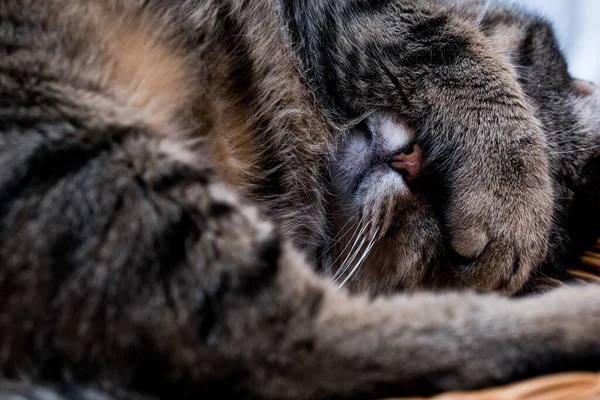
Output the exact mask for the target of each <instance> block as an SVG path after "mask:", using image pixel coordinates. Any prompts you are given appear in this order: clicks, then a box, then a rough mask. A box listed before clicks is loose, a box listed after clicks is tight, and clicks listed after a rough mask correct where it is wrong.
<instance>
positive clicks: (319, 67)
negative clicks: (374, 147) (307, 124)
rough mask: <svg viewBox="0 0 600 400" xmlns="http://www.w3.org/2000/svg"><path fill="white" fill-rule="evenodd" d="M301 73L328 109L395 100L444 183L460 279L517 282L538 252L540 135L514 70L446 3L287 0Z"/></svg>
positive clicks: (340, 111)
mask: <svg viewBox="0 0 600 400" xmlns="http://www.w3.org/2000/svg"><path fill="white" fill-rule="evenodd" d="M284 3H285V5H286V8H285V9H286V12H287V13H286V15H287V16H288V18H289V20H290V21H291V22H290V23H289V25H290V32H291V37H292V38H298V37H300V38H303V39H304V40H303V41H298V40H296V41H295V42H297V43H300V44H299V45H298V47H297V49H298V52H299V54H301V56H302V57H303V59H304V60H305V62H306V63H307V65H308V66H310V68H309V71H310V72H309V75H310V79H309V81H310V82H311V84H312V85H313V87H314V88H315V90H316V91H317V92H318V94H319V98H320V99H321V100H322V101H323V103H324V104H325V106H326V107H328V108H329V109H331V110H334V111H332V113H333V114H334V115H335V111H336V110H337V115H338V116H339V117H340V118H341V119H344V118H346V115H347V114H348V113H351V114H352V113H353V114H355V115H360V114H362V113H367V112H369V111H372V110H377V109H384V110H394V111H395V112H396V113H397V116H398V118H401V119H404V120H405V121H407V122H409V123H410V124H412V125H413V126H414V127H415V128H416V130H417V133H418V138H417V140H418V141H419V142H420V143H421V145H422V147H423V148H424V149H425V153H426V154H427V157H428V162H429V163H430V165H432V166H434V167H435V168H436V169H437V170H438V171H439V172H440V173H441V174H442V175H443V178H444V180H445V181H446V182H447V186H448V188H447V191H448V202H447V208H446V212H445V216H446V223H447V225H448V227H449V231H450V234H451V239H452V240H451V245H452V247H453V249H454V250H455V251H456V252H457V253H458V255H459V256H460V258H462V259H463V260H464V264H465V265H463V267H462V268H461V271H460V272H461V275H462V278H463V279H464V280H465V281H466V282H467V283H468V284H470V285H471V286H473V287H476V288H478V289H482V290H501V291H507V292H514V291H516V290H518V289H519V288H520V287H521V286H522V285H523V284H524V283H525V282H526V280H527V279H528V277H529V275H530V272H531V270H532V269H533V268H535V266H536V265H538V264H539V263H540V262H541V261H542V260H543V258H544V255H545V252H546V247H547V236H548V230H549V225H550V215H551V210H552V191H551V184H550V178H549V168H548V160H547V155H546V142H545V138H544V135H543V134H542V131H541V129H540V126H539V123H538V121H537V120H536V118H535V117H534V113H533V111H532V109H531V108H530V106H529V104H528V103H527V101H526V99H525V96H524V95H523V92H522V90H521V88H520V86H519V84H518V82H517V77H516V73H515V71H514V70H513V68H512V67H511V66H510V65H509V64H508V62H507V61H506V60H505V58H504V57H503V56H501V55H500V54H496V53H495V52H494V51H493V49H492V48H491V46H490V45H489V44H488V43H487V41H486V38H485V37H484V36H483V35H482V34H481V33H480V32H478V31H477V29H476V27H475V26H473V25H472V24H471V23H470V22H467V21H465V20H462V19H460V17H458V16H457V15H456V14H455V13H454V12H453V10H452V9H450V8H445V7H444V6H442V5H440V4H438V3H434V2H428V1H416V2H415V1H405V0H391V1H380V2H375V3H373V2H367V1H362V2H361V1H358V2H357V1H352V2H350V1H335V2H334V1H330V2H320V3H319V6H318V7H317V6H315V5H314V4H313V3H312V2H308V1H305V0H296V1H287V2H284Z"/></svg>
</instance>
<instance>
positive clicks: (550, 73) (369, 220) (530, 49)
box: [325, 1, 600, 294]
mask: <svg viewBox="0 0 600 400" xmlns="http://www.w3.org/2000/svg"><path fill="white" fill-rule="evenodd" d="M448 3H450V4H453V3H455V4H456V11H457V12H458V13H459V14H460V15H461V16H463V17H466V18H467V19H468V20H469V21H471V22H472V24H473V26H478V27H479V29H480V30H481V31H482V32H483V33H484V34H485V35H486V36H487V37H488V38H489V39H490V41H491V45H492V46H493V48H494V50H496V51H497V52H498V53H499V54H502V55H503V56H504V57H505V58H506V60H507V61H508V62H509V64H510V65H512V66H513V67H514V68H515V70H516V71H515V73H516V75H517V79H518V80H519V82H520V84H521V86H522V88H523V90H524V92H525V95H526V96H527V97H528V98H529V100H530V104H531V106H532V107H533V108H534V109H535V114H536V115H537V116H538V118H539V119H540V122H541V125H542V129H543V131H544V132H545V134H546V139H547V144H548V157H549V160H550V171H551V177H552V182H553V192H554V193H553V197H554V206H553V207H554V210H553V212H552V225H551V228H550V229H551V232H550V235H549V236H550V239H549V251H548V253H547V255H546V257H545V259H544V260H543V262H542V263H540V265H538V266H536V268H534V270H533V271H532V273H531V274H530V275H528V277H527V279H526V280H525V283H524V285H523V286H522V287H521V288H519V289H518V290H517V292H518V293H519V294H524V293H531V292H534V291H539V290H545V289H547V288H549V287H554V286H556V285H560V284H561V283H562V282H564V281H568V280H569V278H570V276H569V271H570V270H573V269H576V268H577V267H578V266H579V257H580V256H581V255H582V254H583V252H584V250H585V249H589V248H590V247H591V245H592V244H593V243H594V241H595V240H596V239H597V238H598V237H600V211H599V210H600V190H598V188H599V187H600V185H598V182H599V180H598V179H599V177H600V170H599V168H600V165H599V164H600V161H599V160H600V117H599V116H598V115H599V110H600V94H598V90H597V88H596V86H595V85H594V84H593V83H591V82H584V81H581V80H578V79H573V78H572V77H571V76H570V75H569V72H568V66H567V64H566V61H565V59H564V57H563V55H562V54H561V51H560V49H559V46H558V43H557V40H556V38H555V37H554V33H553V31H552V27H551V24H549V23H548V22H547V21H545V20H543V19H542V18H541V17H539V16H535V15H532V14H530V13H528V12H526V11H524V10H521V9H518V8H515V7H514V5H513V6H507V5H504V4H498V3H491V2H489V1H468V2H465V1H454V2H448ZM371 120H372V121H370V122H369V123H367V124H364V123H363V124H361V125H358V126H357V127H356V128H354V129H353V130H351V133H350V135H349V136H348V138H347V139H346V140H345V144H343V145H342V146H341V150H339V152H338V156H337V160H336V164H335V165H334V173H333V182H334V191H333V192H334V196H333V199H334V200H333V201H332V203H334V205H335V206H334V209H335V210H336V211H335V212H334V213H333V214H334V215H335V217H334V218H333V219H334V226H336V228H337V232H336V234H337V235H338V238H336V239H337V240H336V241H335V242H336V244H335V246H336V248H337V250H338V251H337V252H336V251H332V252H330V254H329V257H328V259H327V260H326V262H325V264H326V267H325V269H327V270H333V271H334V274H333V278H334V279H335V281H337V282H338V283H339V284H340V285H346V286H348V287H349V288H350V289H352V290H354V291H356V292H370V293H373V294H378V293H379V294H380V293H393V292H395V291H398V290H405V291H406V290H421V289H423V288H436V289H440V288H448V287H457V286H461V279H460V268H461V266H464V265H468V261H469V260H464V259H463V258H461V257H455V254H453V250H452V248H451V246H449V245H448V241H449V238H448V232H447V230H446V229H445V226H444V218H443V215H444V206H445V204H444V203H445V201H446V199H445V195H444V190H443V188H444V181H443V179H441V178H440V177H439V174H437V175H438V176H436V171H435V168H432V166H427V165H426V164H427V160H426V159H424V157H423V156H422V155H420V156H419V157H418V159H419V161H418V162H419V163H420V164H421V165H420V166H419V170H420V171H419V175H420V176H419V179H414V180H413V182H412V183H411V184H409V185H408V186H406V185H404V184H403V182H402V181H400V184H398V183H396V182H393V181H389V179H390V178H389V176H390V175H392V177H393V174H391V173H390V168H388V166H387V165H386V162H384V163H383V165H381V163H379V165H377V163H375V164H376V167H375V168H379V169H380V171H377V170H375V168H373V170H374V172H373V173H372V175H370V176H369V175H368V174H370V173H371V172H369V168H370V167H363V168H361V167H360V163H361V162H364V163H366V164H367V166H368V165H369V164H370V163H372V161H371V156H370V155H369V152H376V150H373V148H375V149H377V147H385V146H388V147H391V148H392V149H402V148H403V147H404V149H405V153H409V152H410V151H412V149H413V148H414V147H415V146H414V143H415V141H416V140H418V138H417V137H416V134H415V130H414V129H411V128H410V127H409V126H407V125H406V124H403V122H402V121H400V122H399V123H398V124H396V125H394V124H391V123H389V120H390V118H387V117H385V116H382V115H381V114H376V115H375V116H373V117H371ZM373 143H375V144H373ZM416 148H417V149H419V146H418V145H417V147H416ZM408 157H411V156H408ZM384 161H385V160H384ZM409 161H410V160H409ZM387 162H389V161H387ZM381 170H383V175H382V172H381ZM400 172H403V171H400ZM404 172H406V169H405V170H404ZM386 173H387V174H388V175H386ZM510 173H511V172H510V171H509V174H510ZM365 175H367V177H366V178H365ZM386 176H387V177H386ZM357 179H359V180H363V181H362V182H361V183H360V185H359V184H357V182H356V181H357ZM369 179H370V180H369ZM386 179H388V181H386ZM340 199H341V200H340ZM365 216H366V218H365ZM365 220H366V222H365ZM388 227H389V228H388ZM375 229H378V235H376V234H374V231H375ZM363 236H367V239H366V240H365V239H364V238H363ZM450 236H451V235H450ZM361 244H362V245H361ZM340 254H341V256H340ZM334 259H335V260H337V261H338V262H337V263H334V262H332V260H334ZM357 260H358V261H357ZM353 261H356V262H353ZM327 264H328V265H327ZM336 264H337V265H336ZM357 264H358V265H357ZM340 265H341V267H340ZM336 267H337V268H336ZM336 269H337V271H336ZM467 271H468V270H467ZM457 272H458V273H457ZM482 272H483V273H485V272H486V271H485V270H482ZM463 286H464V285H463ZM491 289H498V288H491Z"/></svg>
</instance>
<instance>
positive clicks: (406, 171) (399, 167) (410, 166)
mask: <svg viewBox="0 0 600 400" xmlns="http://www.w3.org/2000/svg"><path fill="white" fill-rule="evenodd" d="M389 165H390V167H391V168H393V169H394V170H396V171H398V172H400V173H401V174H402V176H404V179H406V181H407V182H408V183H410V182H412V181H414V180H415V179H416V178H417V177H418V176H419V174H420V173H421V168H422V165H423V152H422V150H421V147H419V145H418V144H415V145H414V146H413V148H412V151H410V152H401V153H398V154H396V155H395V156H394V157H393V158H392V159H391V160H390V162H389Z"/></svg>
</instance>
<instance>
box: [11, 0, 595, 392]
mask: <svg viewBox="0 0 600 400" xmlns="http://www.w3.org/2000/svg"><path fill="white" fill-rule="evenodd" d="M350 5H353V6H356V7H359V8H360V6H361V5H362V6H366V7H367V9H366V12H364V13H354V11H357V10H354V11H352V10H351V9H350V8H347V7H349V6H350ZM372 5H375V6H376V7H375V9H369V7H371V6H372ZM378 5H379V6H381V8H379V7H377V6H378ZM345 7H346V8H345ZM0 21H1V22H2V24H0V52H1V57H0V166H1V168H0V293H2V297H1V299H0V339H1V340H0V373H1V376H2V377H3V379H2V380H1V381H0V382H1V383H0V397H2V398H9V396H13V397H14V396H25V397H26V398H31V399H39V398H44V397H50V398H52V396H53V395H51V394H49V393H50V392H48V391H47V390H49V391H51V392H53V393H55V394H56V395H57V396H62V397H66V398H78V399H87V398H89V397H90V396H92V397H93V396H96V394H98V396H108V397H113V398H115V399H135V398H137V396H150V397H154V398H161V399H167V398H168V399H173V398H178V399H184V398H198V397H222V396H224V395H226V394H229V395H235V396H236V397H237V398H249V399H252V398H262V399H321V398H322V399H325V398H361V397H363V398H364V397H374V396H384V395H412V394H429V393H435V392H440V391H445V390H452V389H469V388H480V387H485V386H489V385H496V384H500V383H504V382H510V381H514V380H518V379H523V378H526V377H529V376H535V375H540V374H543V373H547V372H554V371H563V370H574V369H576V370H581V369H597V368H598V367H599V366H600V351H599V350H600V340H598V335H597V332H598V329H599V328H600V291H599V290H598V289H597V288H592V287H588V288H565V289H560V290H557V291H555V292H552V293H550V294H547V295H544V296H532V297H531V298H526V299H521V300H516V299H509V298H505V297H501V296H500V295H498V294H479V295H478V294H474V293H469V292H466V293H465V292H461V291H457V292H456V293H438V294H433V293H420V294H402V295H396V296H394V297H383V296H381V297H377V298H372V297H369V296H368V295H366V294H362V295H358V294H350V292H349V291H347V290H345V289H342V290H337V288H336V286H335V285H334V284H333V283H332V282H331V281H329V280H327V279H325V278H323V277H322V276H320V275H319V274H318V273H317V272H315V269H316V266H315V265H314V263H313V262H312V261H314V259H315V258H316V257H317V255H318V253H319V248H320V247H322V246H325V245H328V244H330V243H329V242H330V240H331V239H332V237H334V236H332V235H331V232H330V231H329V228H330V227H329V226H328V224H327V216H328V213H329V212H330V211H331V210H330V209H329V207H330V206H331V205H332V203H331V202H330V198H329V195H330V194H331V193H330V189H333V188H332V187H330V186H329V182H330V179H329V178H330V177H331V175H332V174H333V172H334V169H335V168H334V163H335V160H336V159H337V158H339V151H340V149H341V146H343V143H344V140H345V139H346V138H347V137H348V133H349V132H348V131H349V130H350V129H352V128H351V127H352V126H354V123H355V122H356V119H357V118H363V117H365V116H366V115H372V114H371V113H370V111H387V112H392V113H397V114H398V115H397V116H398V118H401V119H402V120H405V121H407V123H408V124H409V125H411V126H413V127H414V128H415V129H416V131H417V132H418V140H419V141H420V143H421V144H422V146H423V148H424V149H425V150H426V152H427V156H428V162H430V163H431V164H432V166H433V168H434V170H435V171H437V173H439V174H441V175H442V177H443V178H444V182H447V184H448V185H449V188H450V190H449V197H448V199H447V202H444V204H445V206H446V207H447V208H445V209H444V210H443V212H442V215H441V216H440V221H443V222H442V224H441V225H437V224H438V222H437V221H438V219H437V216H436V219H435V220H434V221H433V222H434V223H435V224H436V226H443V227H444V229H447V230H448V231H449V242H450V244H451V246H452V248H453V249H454V251H456V252H457V253H458V254H459V256H462V257H468V258H471V259H472V261H473V264H472V265H470V266H469V267H468V268H466V269H465V270H464V271H462V276H461V279H462V280H463V281H464V282H466V283H467V284H468V285H469V286H472V287H474V288H478V289H497V290H500V291H506V292H514V291H516V290H519V289H520V288H522V287H523V285H524V284H525V283H526V282H527V280H528V279H529V277H530V273H531V272H532V271H533V270H535V269H536V268H537V267H538V266H539V264H540V263H541V262H543V260H544V258H545V255H546V247H547V240H548V237H549V233H550V229H551V219H552V206H553V201H552V199H553V198H552V193H553V189H552V187H551V175H550V174H551V167H550V165H549V163H548V157H549V155H551V153H550V152H549V151H548V148H549V147H548V145H547V142H546V136H545V135H544V131H543V130H542V127H543V126H544V125H543V124H542V123H541V122H540V120H538V118H536V116H535V106H534V105H533V104H531V103H530V102H529V100H528V99H527V96H526V94H525V89H526V85H525V84H523V83H521V82H519V76H518V75H517V73H516V72H515V70H514V66H513V65H512V64H511V63H510V62H508V61H507V60H506V59H505V58H504V57H503V55H502V54H500V53H499V52H498V51H497V50H495V49H494V46H493V43H492V42H491V41H490V39H489V38H488V37H486V36H485V35H484V34H483V33H482V32H481V31H479V29H478V28H477V27H475V26H474V25H473V24H472V21H470V20H469V19H468V18H467V17H461V16H459V15H457V14H456V13H455V11H454V10H453V9H451V8H449V7H446V6H441V5H440V4H439V3H432V2H427V1H416V2H415V1H402V0H390V1H381V2H375V3H370V4H367V3H366V2H362V1H354V2H351V1H348V2H346V1H344V2H340V1H339V0H337V1H336V2H332V1H331V2H330V1H323V2H310V3H309V2H306V1H303V0H298V1H291V0H290V1H289V2H281V3H280V2H276V1H275V0H255V1H241V0H206V1H201V2H198V1H193V0H181V1H178V2H172V1H170V0H169V1H167V0H164V1H162V0H133V1H123V0H105V1H103V2H98V1H95V0H52V1H49V2H47V4H44V7H40V4H39V2H37V1H36V0H3V1H0ZM332 21H333V22H335V23H334V24H331V22H332ZM323 24H325V25H323ZM333 27H337V28H338V31H337V33H336V35H329V34H328V33H327V31H326V29H325V28H327V29H329V28H333ZM431 29H433V30H431ZM407 32H408V33H411V35H412V37H409V36H407V35H405V34H406V33H407ZM322 34H323V35H322ZM409 38H410V39H411V40H408V39H409ZM334 39H335V43H334ZM371 39H376V40H375V42H373V41H371ZM433 39H435V41H434V40H433ZM438 39H439V40H441V41H437V40H438ZM436 43H438V44H440V45H441V47H437V46H438V44H436ZM387 45H390V46H387ZM454 46H458V47H457V48H455V47H454ZM398 50H402V51H398ZM373 51H374V52H375V55H376V56H377V57H378V58H377V60H378V61H379V63H378V64H373V63H370V64H369V63H368V61H369V58H368V56H369V55H372V54H371V52H373ZM351 54H356V55H357V57H358V58H356V59H354V61H355V63H354V65H352V64H350V62H349V60H350V59H349V58H346V57H339V58H335V61H336V63H334V64H331V65H330V67H332V68H333V70H329V71H327V68H325V67H326V65H327V63H328V62H330V61H333V59H334V57H333V56H334V55H335V56H336V57H337V56H340V55H342V56H350V55H351ZM428 54H430V55H431V57H428V56H427V55H428ZM417 55H418V56H419V57H416V56H417ZM320 57H325V58H324V59H321V58H320ZM440 61H442V62H441V63H440ZM414 63H417V65H415V64H414ZM351 66H355V67H356V68H350V67H351ZM331 74H333V75H331ZM379 108H382V110H379ZM507 155H510V157H509V158H507ZM515 166H517V167H518V168H516V169H514V167H515ZM508 171H509V172H511V173H513V175H511V178H510V179H509V178H508V175H507V174H506V172H508ZM420 204H425V205H426V204H427V203H426V202H425V203H420ZM406 215H407V216H409V215H410V213H407V214H406ZM415 215H416V216H418V214H415ZM400 216H402V214H401V215H400ZM473 233H475V234H473ZM424 242H425V244H423V245H426V243H427V242H429V240H424ZM389 250H390V251H393V250H394V249H393V248H390V249H389ZM436 251H437V248H435V249H434V253H436ZM517 256H518V261H519V262H518V263H516V264H515V257H517ZM44 388H45V389H44ZM40 393H41V394H40ZM59 398H60V397H59Z"/></svg>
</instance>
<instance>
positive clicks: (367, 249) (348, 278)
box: [338, 228, 379, 289]
mask: <svg viewBox="0 0 600 400" xmlns="http://www.w3.org/2000/svg"><path fill="white" fill-rule="evenodd" d="M378 233H379V228H377V229H376V230H375V233H374V234H373V237H372V238H371V241H370V242H369V245H368V246H367V248H366V249H365V251H364V252H363V254H362V256H361V257H360V259H359V260H358V261H357V262H356V265H355V266H354V268H353V269H352V270H351V271H350V273H349V274H348V276H347V277H346V279H344V281H343V282H342V283H341V284H340V285H339V286H338V289H341V288H342V287H344V285H345V284H346V283H347V282H348V281H349V280H350V279H351V278H352V276H354V274H355V273H356V271H358V268H360V266H361V265H362V264H363V263H364V262H365V260H366V259H367V257H368V256H369V254H370V253H371V249H372V248H373V246H374V245H375V243H376V242H377V240H376V239H377V234H378Z"/></svg>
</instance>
